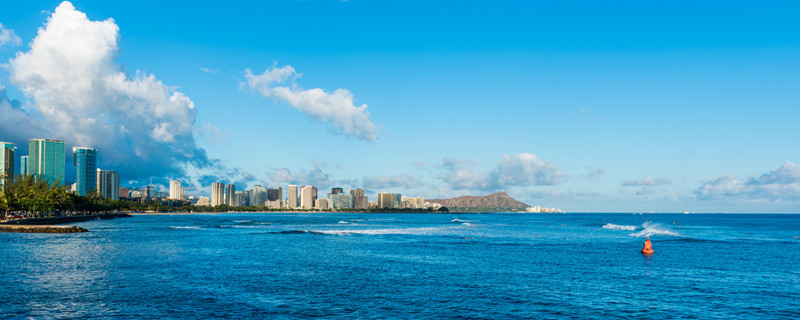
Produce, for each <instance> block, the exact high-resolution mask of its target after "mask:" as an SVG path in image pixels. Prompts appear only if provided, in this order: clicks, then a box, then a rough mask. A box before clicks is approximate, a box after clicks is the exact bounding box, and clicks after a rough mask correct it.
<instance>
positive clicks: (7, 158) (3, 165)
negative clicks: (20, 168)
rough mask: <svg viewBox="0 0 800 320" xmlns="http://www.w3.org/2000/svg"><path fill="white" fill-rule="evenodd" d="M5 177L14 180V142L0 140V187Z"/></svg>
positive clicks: (3, 183)
mask: <svg viewBox="0 0 800 320" xmlns="http://www.w3.org/2000/svg"><path fill="white" fill-rule="evenodd" d="M6 179H8V181H14V144H13V143H11V142H0V187H2V186H3V185H5V180H6Z"/></svg>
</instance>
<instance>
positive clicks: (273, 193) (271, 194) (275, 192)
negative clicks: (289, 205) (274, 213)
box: [267, 187, 283, 201]
mask: <svg viewBox="0 0 800 320" xmlns="http://www.w3.org/2000/svg"><path fill="white" fill-rule="evenodd" d="M267 200H269V201H275V200H283V188H282V187H278V188H277V189H272V188H270V189H268V190H267Z"/></svg>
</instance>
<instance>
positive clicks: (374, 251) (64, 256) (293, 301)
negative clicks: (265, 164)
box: [0, 213, 800, 319]
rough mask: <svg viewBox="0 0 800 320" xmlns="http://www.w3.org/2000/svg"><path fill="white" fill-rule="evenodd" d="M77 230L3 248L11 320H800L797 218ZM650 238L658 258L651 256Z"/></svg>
mask: <svg viewBox="0 0 800 320" xmlns="http://www.w3.org/2000/svg"><path fill="white" fill-rule="evenodd" d="M76 225H80V226H82V227H85V228H87V229H89V230H90V232H88V233H81V234H12V233H0V262H1V265H0V275H1V276H2V281H0V318H8V319H14V318H34V319H44V318H51V319H75V318H81V319H92V318H99V319H106V318H122V319H198V318H226V319H242V318H268V319H295V318H311V317H320V318H325V319H336V318H346V319H352V318H390V319H396V318H402V319H426V318H429V319H443V318H446V319H450V318H462V319H497V318H537V319H538V318H543V319H603V318H613V319H618V318H628V319H669V318H694V319H730V318H739V319H798V318H800V254H799V253H798V251H799V250H800V239H798V238H800V215H733V214H728V215H723V214H716V215H711V214H709V215H684V214H645V215H632V214H354V213H314V214H308V213H302V214H298V213H254V214H219V215H174V216H170V215H159V216H135V217H132V218H125V219H115V220H98V221H89V222H83V223H77V224H76ZM647 235H650V239H651V240H652V243H653V248H654V249H655V254H653V255H652V256H645V255H642V254H641V253H639V250H640V249H641V247H642V243H643V240H644V237H645V236H647ZM795 237H798V238H795Z"/></svg>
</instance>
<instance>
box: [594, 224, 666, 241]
mask: <svg viewBox="0 0 800 320" xmlns="http://www.w3.org/2000/svg"><path fill="white" fill-rule="evenodd" d="M603 229H608V230H625V231H637V230H638V232H634V233H631V234H629V236H631V237H636V238H644V237H649V236H652V235H664V236H677V235H678V234H677V233H675V232H672V231H670V230H669V229H667V228H666V227H664V226H663V225H661V224H658V223H653V222H649V221H648V222H645V223H642V225H640V226H634V225H619V224H613V223H606V224H605V225H603Z"/></svg>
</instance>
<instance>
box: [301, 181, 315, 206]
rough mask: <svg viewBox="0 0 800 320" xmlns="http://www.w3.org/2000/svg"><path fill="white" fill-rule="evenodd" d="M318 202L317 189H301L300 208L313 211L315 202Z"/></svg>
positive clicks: (306, 187) (305, 187)
mask: <svg viewBox="0 0 800 320" xmlns="http://www.w3.org/2000/svg"><path fill="white" fill-rule="evenodd" d="M316 200H317V188H315V187H313V186H303V187H302V188H300V207H301V208H303V209H311V208H313V207H314V201H316Z"/></svg>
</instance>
